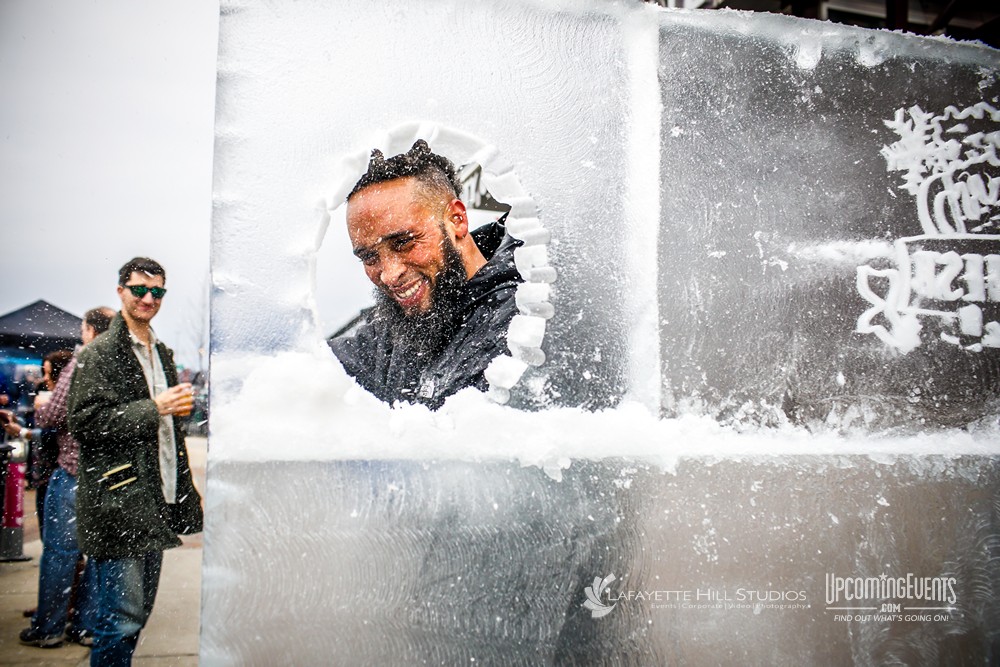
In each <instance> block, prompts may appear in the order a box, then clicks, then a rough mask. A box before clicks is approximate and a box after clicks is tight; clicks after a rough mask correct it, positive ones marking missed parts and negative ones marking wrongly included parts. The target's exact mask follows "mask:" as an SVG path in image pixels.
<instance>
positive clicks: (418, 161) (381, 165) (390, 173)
mask: <svg viewBox="0 0 1000 667" xmlns="http://www.w3.org/2000/svg"><path fill="white" fill-rule="evenodd" d="M410 176H412V177H414V178H416V179H417V181H419V182H420V184H421V185H422V186H425V188H426V189H429V190H435V191H441V192H448V193H450V194H453V195H454V196H455V197H458V198H461V196H462V184H461V182H460V181H459V180H458V175H457V172H456V170H455V165H454V163H452V161H451V160H449V159H448V158H446V157H445V156H443V155H438V154H437V153H433V152H431V148H430V146H428V145H427V142H426V141H424V140H423V139H417V141H415V142H414V144H413V146H412V147H411V148H410V150H408V151H406V152H405V153H400V154H399V155H393V156H392V157H390V158H386V157H385V156H384V155H383V154H382V151H380V150H379V149H377V148H375V149H373V150H372V154H371V158H370V159H369V160H368V171H366V172H365V173H364V175H363V176H362V177H361V179H360V180H359V181H358V182H357V183H355V185H354V188H353V189H352V190H351V192H350V194H348V195H347V199H348V200H350V198H351V197H353V196H354V195H355V194H357V192H358V191H359V190H362V189H364V188H367V187H368V186H369V185H375V184H376V183H384V182H386V181H394V180H396V179H397V178H407V177H410Z"/></svg>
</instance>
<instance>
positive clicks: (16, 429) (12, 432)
mask: <svg viewBox="0 0 1000 667" xmlns="http://www.w3.org/2000/svg"><path fill="white" fill-rule="evenodd" d="M3 430H4V431H6V432H7V435H9V436H10V437H12V438H19V437H21V425H20V424H15V423H14V422H7V423H6V424H4V425H3Z"/></svg>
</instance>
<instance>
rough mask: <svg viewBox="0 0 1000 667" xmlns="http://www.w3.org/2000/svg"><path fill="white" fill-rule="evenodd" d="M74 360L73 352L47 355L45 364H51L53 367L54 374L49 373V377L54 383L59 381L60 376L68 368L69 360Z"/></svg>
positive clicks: (66, 351) (61, 351)
mask: <svg viewBox="0 0 1000 667" xmlns="http://www.w3.org/2000/svg"><path fill="white" fill-rule="evenodd" d="M72 358H73V350H56V351H55V352H49V353H48V354H46V355H45V358H44V359H43V360H42V361H43V362H46V361H47V362H49V364H51V365H52V372H51V373H49V377H51V378H52V381H53V382H58V381H59V375H60V374H61V373H62V372H63V369H64V368H66V364H68V363H69V360H70V359H72Z"/></svg>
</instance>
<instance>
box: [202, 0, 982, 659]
mask: <svg viewBox="0 0 1000 667" xmlns="http://www.w3.org/2000/svg"><path fill="white" fill-rule="evenodd" d="M220 31H221V39H220V56H219V88H218V94H217V99H218V103H217V104H218V110H217V143H216V171H215V179H216V182H215V201H216V204H215V215H214V225H213V283H214V293H213V305H212V313H213V327H212V344H213V347H212V392H213V394H212V401H213V413H212V423H211V440H210V442H211V446H210V460H209V473H208V477H209V488H208V493H207V496H206V502H207V519H206V521H207V529H206V538H205V576H204V596H203V600H204V602H203V605H204V607H203V614H202V619H203V633H202V655H201V660H202V662H203V663H204V664H212V665H214V664H225V665H236V664H239V665H243V664H261V665H265V664H275V663H287V662H292V663H296V664H316V663H324V664H325V663H332V664H350V665H355V664H379V665H382V664H418V663H431V664H460V663H470V664H471V663H472V662H473V661H475V662H477V663H481V664H627V665H645V664H665V663H672V662H680V663H683V664H717V663H743V664H794V665H799V664H809V663H812V664H849V663H854V664H862V665H864V664H883V663H886V662H892V661H893V660H901V661H910V662H917V661H924V662H932V663H933V662H941V663H947V662H949V661H950V662H954V661H955V660H956V659H959V660H964V661H967V662H970V663H977V662H979V663H981V662H983V661H986V660H988V659H991V656H994V655H996V651H997V648H996V641H997V636H996V628H998V627H1000V623H998V622H997V621H998V618H1000V595H998V593H1000V592H998V590H997V583H996V582H998V581H1000V565H998V564H1000V557H998V556H1000V552H998V545H1000V530H998V525H1000V515H998V507H1000V498H998V497H997V495H996V493H997V489H998V488H1000V470H998V467H997V457H998V456H1000V445H998V444H997V443H998V442H1000V439H998V435H1000V432H998V429H997V424H996V421H997V410H996V403H997V384H996V382H997V348H996V346H995V345H993V344H992V343H993V338H991V336H992V335H993V329H992V328H991V326H990V323H992V322H995V321H996V317H997V314H996V305H995V304H996V302H998V301H1000V297H998V296H997V294H996V291H997V289H998V288H997V287H996V285H997V281H998V280H1000V277H998V271H1000V267H996V261H997V260H996V259H993V258H996V257H997V256H998V253H997V249H996V242H997V239H996V237H995V236H994V234H993V224H994V223H993V222H992V221H991V217H992V216H993V215H995V214H996V213H997V212H996V211H995V208H996V207H995V204H996V199H997V197H996V189H997V186H996V185H995V182H994V179H996V178H997V177H998V176H1000V171H998V170H997V169H996V167H997V166H998V165H997V164H994V163H995V162H996V160H995V155H994V154H993V152H992V150H993V147H994V146H995V145H996V140H995V137H996V135H995V134H991V133H992V132H993V130H992V129H990V122H991V121H992V119H993V117H994V116H993V112H992V109H993V108H994V107H996V106H997V100H996V99H995V97H996V95H997V90H996V88H997V83H996V73H997V71H998V70H1000V58H998V57H997V55H996V52H995V51H992V50H989V49H986V48H984V47H981V46H975V45H960V44H955V43H952V42H948V41H943V40H928V39H922V38H915V37H912V36H906V35H898V34H890V33H872V32H868V31H862V30H855V29H848V28H843V27H837V26H831V25H826V24H819V23H815V22H809V21H799V20H792V19H786V18H781V17H774V16H763V15H751V14H743V13H735V12H667V11H661V10H658V9H656V8H653V7H651V6H648V5H643V4H638V3H610V2H597V1H596V0H595V1H594V2H589V3H581V2H573V3H563V2H544V1H542V0H525V1H524V2H500V1H497V2H487V1H478V2H476V1H474V2H463V3H451V2H437V1H430V0H429V1H427V2H419V3H406V4H404V5H401V4H400V3H395V2H393V3H390V2H374V3H370V2H366V3H360V2H345V3H338V4H337V5H336V6H333V5H330V4H329V3H324V2H321V1H320V0H309V1H306V2H269V3H249V2H228V1H227V2H223V17H222V21H221V24H220ZM917 107H919V110H918V109H917ZM950 108H953V109H950ZM418 137H419V138H425V139H427V140H428V141H429V142H430V144H431V146H432V148H434V149H435V150H438V151H440V152H442V153H445V154H447V155H449V156H450V157H452V158H453V159H454V160H455V161H456V162H459V163H463V162H466V161H467V160H471V161H477V162H478V163H480V164H482V165H483V168H484V178H485V179H486V181H487V185H488V187H489V188H490V191H491V192H494V193H495V194H499V193H503V196H504V197H506V198H507V199H508V203H511V204H512V206H513V207H514V208H513V210H512V216H513V217H514V218H515V219H516V220H518V221H521V222H524V224H525V225H529V226H530V225H535V224H536V223H537V225H539V226H543V227H544V228H545V230H547V232H548V234H547V239H548V240H547V243H546V244H545V252H544V255H545V256H544V259H545V262H546V263H547V265H548V266H550V267H551V268H553V269H554V270H555V272H556V273H557V274H558V279H557V280H556V282H554V283H552V289H551V294H550V295H549V297H548V298H549V301H550V302H551V305H552V317H551V318H550V319H548V320H546V321H545V331H544V339H543V341H542V345H541V350H542V352H544V355H545V359H544V362H543V363H537V362H538V361H540V360H538V359H536V360H535V361H536V363H537V365H532V366H530V367H529V368H528V369H527V370H526V371H525V372H524V374H523V376H521V377H520V379H519V381H518V382H517V383H516V384H514V385H513V387H511V388H510V391H509V394H507V393H506V388H505V389H504V392H503V393H502V395H500V396H497V397H499V398H503V399H509V400H508V402H507V403H506V404H505V405H501V404H499V403H497V402H494V401H492V400H491V399H490V398H489V397H487V396H483V395H481V394H478V393H477V392H474V391H467V392H463V393H460V394H459V395H457V396H455V397H453V398H452V399H450V400H449V401H448V402H446V404H445V406H444V407H443V408H442V409H441V410H439V411H438V412H436V413H432V412H429V411H428V410H426V409H425V408H422V407H398V408H395V409H390V408H389V407H388V406H385V405H383V404H380V403H379V402H378V401H376V400H375V399H374V398H372V397H371V396H370V395H367V394H366V393H365V392H363V391H362V390H360V389H359V388H358V387H357V386H356V385H355V384H354V383H353V382H352V381H351V380H350V379H349V378H348V377H347V376H346V375H345V374H344V372H343V370H342V369H341V368H340V366H339V364H337V362H336V361H335V360H334V359H333V357H332V355H330V353H329V351H328V349H327V347H326V346H325V345H324V343H323V338H324V337H325V336H326V335H327V334H328V333H329V331H325V330H322V328H321V327H320V326H319V324H318V323H319V322H320V321H321V318H320V316H319V313H318V305H317V302H316V297H315V294H316V291H315V285H314V281H315V276H316V264H317V262H318V261H320V257H321V253H320V247H322V248H323V252H322V256H323V257H326V256H327V253H329V252H330V251H331V244H333V247H334V248H335V247H336V246H338V245H339V246H340V247H341V252H340V259H339V261H341V262H343V263H344V269H343V270H344V272H345V273H343V275H344V276H347V275H349V274H348V273H347V272H349V271H351V270H352V269H353V270H354V271H356V272H357V274H359V275H360V273H361V267H360V266H358V265H357V264H356V263H355V262H356V260H355V259H354V258H353V257H351V254H350V250H349V247H348V246H347V243H346V233H345V232H344V230H343V227H342V224H343V221H342V219H340V218H338V215H340V213H339V211H341V209H338V208H337V205H338V203H339V201H340V198H341V197H342V196H343V192H344V189H343V188H344V185H345V183H351V182H353V179H355V178H356V177H357V175H358V173H359V171H360V168H361V165H362V164H363V156H364V155H365V154H366V153H367V151H368V149H370V148H371V147H373V146H378V147H381V148H382V149H383V150H385V151H386V152H387V154H389V153H395V152H398V151H400V150H403V149H405V148H407V147H408V146H409V145H410V144H411V143H412V141H413V140H414V139H415V138H418ZM359 156H360V157H359ZM921 202H923V203H921ZM977 216H978V217H977ZM334 256H336V254H335V252H334ZM956 258H957V260H956ZM324 261H325V260H324ZM956 268H957V269H958V270H957V273H954V275H951V273H952V272H955V271H956ZM949 276H950V277H949ZM977 276H979V277H978V278H977ZM548 277H549V278H551V276H548ZM529 279H530V276H529ZM546 280H547V278H546ZM546 280H542V279H541V278H539V284H542V283H545V284H548V283H547V282H546ZM348 282H349V281H348V280H347V279H346V278H345V279H344V285H345V286H346V285H347V284H348ZM345 289H346V287H345ZM351 298H352V299H355V300H356V299H357V297H356V296H352V297H351ZM958 426H962V428H958ZM612 575H613V577H612ZM881 575H885V577H882V576H881ZM908 577H909V578H910V579H913V580H919V581H921V582H924V581H928V582H930V584H928V586H930V585H933V586H934V587H935V588H934V594H935V596H936V597H934V600H930V599H929V596H927V595H923V594H922V595H921V597H920V598H919V599H918V598H916V597H914V596H915V594H916V592H915V590H911V589H909V588H902V589H901V588H900V587H899V586H896V588H893V589H892V590H890V589H888V588H886V586H888V584H884V585H883V584H877V583H876V584H873V583H871V582H872V581H876V582H877V581H880V580H884V581H890V580H891V581H893V582H898V581H900V580H901V581H904V582H905V581H908V579H907V578H908ZM855 579H857V580H860V581H862V582H863V585H865V586H867V588H866V589H865V590H864V596H862V597H863V599H861V598H854V599H845V597H844V594H843V593H844V591H843V590H841V589H840V588H838V586H840V585H841V584H844V582H846V581H853V580H855ZM865 582H867V583H865ZM894 585H895V584H894ZM879 586H881V588H880V587H879ZM945 589H946V590H945ZM927 590H930V589H929V588H928V589H927ZM921 591H923V589H921ZM751 593H753V596H751ZM831 595H832V596H833V599H831ZM851 606H854V607H858V609H857V610H854V611H845V610H844V609H842V607H851ZM918 607H919V608H929V607H938V609H934V610H926V609H925V610H919V609H918ZM897 612H898V613H899V615H900V616H899V618H896V617H895V616H894V615H893V614H896V613H897Z"/></svg>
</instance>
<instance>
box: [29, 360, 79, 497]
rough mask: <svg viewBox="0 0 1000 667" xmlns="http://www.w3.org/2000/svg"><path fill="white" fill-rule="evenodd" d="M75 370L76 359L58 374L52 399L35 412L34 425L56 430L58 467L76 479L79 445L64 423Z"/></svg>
mask: <svg viewBox="0 0 1000 667" xmlns="http://www.w3.org/2000/svg"><path fill="white" fill-rule="evenodd" d="M75 368H76V357H73V358H72V359H70V361H69V363H68V364H66V368H64V369H63V371H62V373H60V374H59V381H58V382H56V388H55V390H54V391H53V392H52V399H51V400H50V401H49V402H48V403H46V404H45V405H43V406H41V407H40V408H38V409H37V410H35V425H36V426H40V427H41V428H54V429H56V441H57V442H58V443H59V458H58V460H57V462H58V463H59V467H61V468H63V469H65V470H66V472H68V473H69V474H70V475H73V476H74V477H76V468H77V464H78V463H79V461H80V443H79V442H77V441H76V438H74V437H73V436H71V435H70V434H69V426H68V425H67V423H66V397H67V396H68V395H69V383H70V381H71V380H72V379H73V370H74V369H75Z"/></svg>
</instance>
